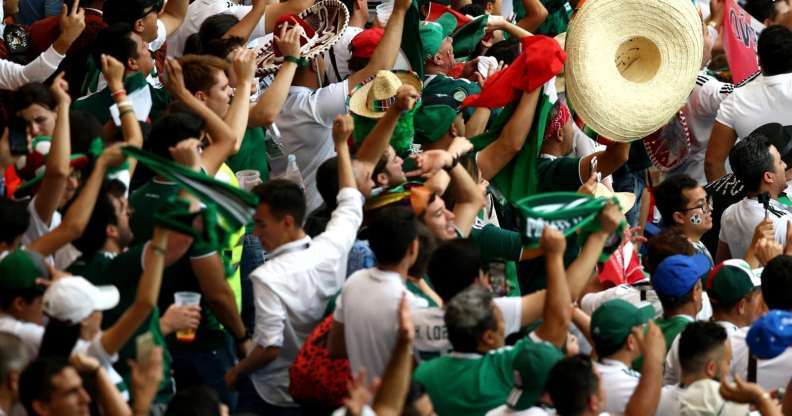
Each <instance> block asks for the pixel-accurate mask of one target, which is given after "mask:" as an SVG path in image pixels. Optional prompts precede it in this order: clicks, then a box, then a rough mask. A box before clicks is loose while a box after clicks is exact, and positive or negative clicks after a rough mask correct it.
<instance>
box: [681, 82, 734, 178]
mask: <svg viewBox="0 0 792 416" xmlns="http://www.w3.org/2000/svg"><path fill="white" fill-rule="evenodd" d="M733 89H734V86H733V85H732V84H727V83H723V82H720V81H718V80H717V79H715V78H713V77H711V76H709V75H706V74H705V73H704V72H700V73H699V75H698V78H697V79H696V86H695V87H693V91H692V92H691V93H690V96H688V100H687V105H685V108H684V110H683V111H684V113H685V116H686V119H687V124H688V128H689V129H690V133H691V135H692V136H693V139H694V140H693V143H692V144H691V147H690V151H689V153H688V156H687V159H685V161H684V162H682V164H680V165H679V166H678V167H676V168H675V169H672V170H671V171H670V172H669V175H672V174H680V173H684V174H686V175H688V176H690V177H691V178H693V179H695V180H696V181H697V182H698V183H699V185H702V186H704V185H706V184H707V177H706V176H705V174H704V156H705V155H706V153H707V144H709V139H710V135H711V134H712V126H713V125H714V124H715V116H716V115H717V114H718V108H720V105H721V102H722V101H723V100H724V99H726V97H728V96H729V94H731V92H732V90H733Z"/></svg>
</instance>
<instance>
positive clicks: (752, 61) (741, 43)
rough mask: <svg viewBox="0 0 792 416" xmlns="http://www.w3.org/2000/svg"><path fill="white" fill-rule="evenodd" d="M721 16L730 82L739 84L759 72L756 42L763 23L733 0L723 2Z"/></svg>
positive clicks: (762, 28)
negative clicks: (730, 75)
mask: <svg viewBox="0 0 792 416" xmlns="http://www.w3.org/2000/svg"><path fill="white" fill-rule="evenodd" d="M723 16H724V21H723V48H724V49H725V50H726V59H727V60H728V61H729V69H730V70H731V73H732V82H733V83H735V84H739V83H740V82H743V81H745V80H746V79H747V78H749V77H750V76H752V75H754V74H756V73H757V72H759V59H758V58H757V54H756V44H757V41H758V39H759V33H761V32H762V30H764V25H763V24H761V23H760V22H759V21H758V20H756V19H754V18H753V17H751V15H750V14H748V13H746V12H745V10H743V9H742V7H740V5H739V4H737V2H736V1H735V0H727V1H726V2H725V4H724V7H723Z"/></svg>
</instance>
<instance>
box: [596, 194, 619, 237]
mask: <svg viewBox="0 0 792 416" xmlns="http://www.w3.org/2000/svg"><path fill="white" fill-rule="evenodd" d="M622 221H624V214H622V213H621V211H620V210H619V207H618V206H617V205H616V204H614V203H613V202H608V205H606V206H605V208H603V209H602V212H600V214H599V222H600V226H601V227H602V232H605V233H607V234H609V235H610V234H612V233H613V232H614V231H616V229H617V228H619V224H621V223H622Z"/></svg>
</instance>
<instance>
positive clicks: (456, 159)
mask: <svg viewBox="0 0 792 416" xmlns="http://www.w3.org/2000/svg"><path fill="white" fill-rule="evenodd" d="M458 164H459V157H458V156H456V157H454V158H453V159H451V164H450V165H448V166H443V170H444V171H446V172H450V171H451V170H452V169H454V168H455V167H456V165H458Z"/></svg>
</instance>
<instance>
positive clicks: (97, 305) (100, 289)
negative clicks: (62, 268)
mask: <svg viewBox="0 0 792 416" xmlns="http://www.w3.org/2000/svg"><path fill="white" fill-rule="evenodd" d="M118 299H119V293H118V289H117V288H116V287H115V286H113V285H107V286H94V285H93V284H92V283H91V282H89V281H88V280H86V279H85V278H83V277H80V276H69V277H63V278H61V279H58V280H56V281H54V282H53V283H52V284H51V285H50V286H49V288H47V290H46V292H44V300H43V306H44V312H45V313H46V314H47V315H49V316H51V317H53V318H55V319H58V320H61V321H64V322H70V323H72V324H76V323H78V322H81V321H82V320H83V319H85V318H87V317H88V316H90V315H91V314H92V313H94V311H105V310H108V309H112V308H113V307H115V306H116V305H118Z"/></svg>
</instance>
